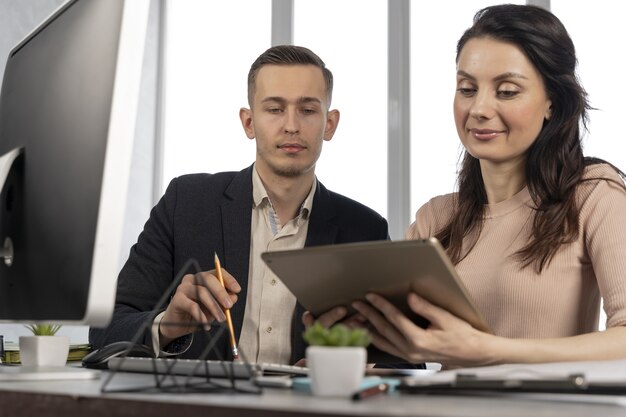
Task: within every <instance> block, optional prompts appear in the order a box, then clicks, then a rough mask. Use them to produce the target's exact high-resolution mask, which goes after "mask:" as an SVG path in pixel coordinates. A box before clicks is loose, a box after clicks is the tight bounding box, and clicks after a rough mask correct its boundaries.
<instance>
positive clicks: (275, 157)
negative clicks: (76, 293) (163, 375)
mask: <svg viewBox="0 0 626 417" xmlns="http://www.w3.org/2000/svg"><path fill="white" fill-rule="evenodd" d="M332 88H333V77H332V73H331V72H330V71H329V70H328V69H327V68H326V66H325V64H324V62H323V61H322V60H321V59H320V58H319V57H318V56H317V55H315V54H314V53H313V52H311V51H310V50H308V49H306V48H302V47H297V46H287V45H283V46H276V47H272V48H270V49H268V50H267V51H265V52H264V53H263V54H261V55H260V56H259V57H258V58H257V60H256V61H255V62H254V63H253V64H252V66H251V68H250V72H249V74H248V104H249V106H250V108H249V109H247V108H242V109H241V110H240V112H239V116H240V119H241V124H242V126H243V129H244V131H245V133H246V135H247V136H248V138H249V139H256V149H257V151H256V161H255V163H254V164H253V165H252V166H250V167H248V168H246V169H244V170H243V171H240V172H223V173H218V174H213V175H211V174H195V175H185V176H182V177H179V178H176V179H174V180H172V182H171V183H170V185H169V186H168V189H167V191H166V192H165V195H164V196H163V198H162V199H161V200H160V201H159V203H158V204H157V205H156V206H155V207H154V208H153V210H152V212H151V215H150V219H149V220H148V222H147V223H146V225H145V228H144V230H143V232H142V233H141V235H140V236H139V239H138V241H137V244H135V245H134V246H133V248H132V249H131V253H130V257H129V259H128V261H127V262H126V264H125V266H124V268H123V269H122V271H121V273H120V276H119V280H118V291H117V300H116V306H115V312H114V316H113V320H112V322H111V324H110V325H109V327H108V328H106V329H102V330H98V329H91V330H90V342H91V343H92V344H93V345H94V346H95V347H99V346H102V345H104V344H107V343H111V342H114V341H118V340H131V339H132V338H133V336H134V335H135V334H136V333H137V331H140V329H141V328H142V325H143V326H144V327H145V328H147V329H148V330H147V331H146V332H145V334H142V339H141V342H143V343H145V344H153V346H155V350H159V351H160V354H162V355H164V354H168V353H170V354H180V356H181V357H189V358H196V357H198V356H200V355H201V354H202V352H203V350H204V349H205V348H206V347H207V346H208V345H209V343H210V342H214V343H215V349H216V350H217V351H218V352H219V354H220V355H221V357H222V358H232V351H231V349H230V346H229V337H228V332H224V331H222V329H221V328H220V326H215V325H213V326H212V324H213V322H214V320H217V321H219V322H224V321H225V319H226V318H225V315H224V309H227V308H230V313H231V315H232V319H233V320H232V321H233V325H234V329H235V333H236V339H237V340H238V341H239V350H240V352H242V353H243V355H244V357H245V358H246V359H247V360H249V361H252V362H272V363H295V362H296V361H298V360H299V359H301V358H303V357H304V349H305V343H304V341H303V340H302V337H301V336H302V332H303V330H304V323H306V324H307V325H309V324H311V323H312V321H313V318H312V317H311V315H310V314H307V315H305V316H304V317H303V313H304V310H303V308H302V307H301V306H300V305H299V304H298V303H297V300H296V299H295V297H294V296H293V294H291V293H290V292H289V290H288V289H287V288H286V287H285V286H284V285H283V284H282V283H281V282H280V280H279V279H278V278H277V277H276V276H275V275H274V274H273V273H272V272H271V271H270V270H269V269H268V268H267V266H266V265H265V264H264V263H263V261H262V260H261V258H260V254H261V253H262V252H265V251H268V250H282V249H296V248H302V247H303V246H315V245H322V244H333V243H348V242H356V241H370V240H384V239H388V230H387V222H386V221H385V219H383V218H382V217H381V216H380V215H378V214H377V213H375V212H374V211H373V210H371V209H369V208H367V207H365V206H364V205H362V204H360V203H357V202H355V201H353V200H350V199H348V198H346V197H344V196H341V195H339V194H336V193H333V192H331V191H329V190H327V189H326V188H325V187H324V186H323V185H322V184H321V183H320V182H318V181H317V180H316V177H315V164H316V162H317V159H318V158H319V156H320V153H321V150H322V144H323V141H328V140H331V139H332V137H333V135H334V133H335V130H336V129H337V125H338V123H339V111H337V110H330V103H331V97H332ZM214 254H217V255H218V256H219V259H220V260H221V264H222V266H223V267H224V272H223V278H224V281H225V287H222V285H221V284H220V282H219V281H218V279H217V278H216V276H215V274H214V272H215V271H213V270H211V269H212V268H213V260H214ZM190 259H195V260H197V262H198V264H199V267H200V268H201V269H202V271H206V272H202V273H198V274H194V273H195V272H197V271H193V270H186V271H185V272H187V275H185V276H184V277H183V278H182V280H181V282H180V284H179V285H178V287H177V288H176V290H175V292H174V293H173V294H172V297H171V299H170V300H169V303H167V305H166V306H164V307H166V308H165V309H164V310H163V311H161V312H160V314H159V315H158V316H156V318H155V319H154V320H153V321H152V318H153V314H154V313H153V310H154V309H155V308H156V307H157V302H158V300H159V299H160V298H161V297H162V296H163V294H164V293H166V292H167V290H168V287H169V286H170V285H171V284H172V282H173V280H174V279H175V277H176V275H177V273H178V272H179V271H180V270H181V268H183V267H184V266H185V264H186V263H187V262H188V261H189V260H190ZM345 314H346V311H345V309H344V308H336V309H334V310H331V311H330V312H328V313H326V314H324V315H322V316H320V317H319V319H320V320H321V321H322V322H323V323H324V324H325V325H330V324H332V323H334V322H335V321H337V320H339V319H341V318H343V317H344V315H345ZM146 320H148V321H152V323H153V326H152V328H151V329H150V326H145V323H146ZM198 323H202V324H203V327H204V330H200V331H197V330H198V325H197V324H198ZM174 324H178V325H174ZM207 329H210V330H208V331H206V330H207ZM218 330H219V331H220V332H219V333H220V335H219V339H216V337H217V335H216V334H217V333H218ZM190 335H192V336H190ZM214 353H215V352H211V353H210V355H209V358H216V357H219V356H216V355H215V354H214Z"/></svg>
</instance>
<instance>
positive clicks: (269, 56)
mask: <svg viewBox="0 0 626 417" xmlns="http://www.w3.org/2000/svg"><path fill="white" fill-rule="evenodd" d="M265 65H314V66H316V67H318V68H319V69H320V70H322V74H323V75H324V81H325V82H326V97H327V100H328V105H329V106H330V102H331V99H332V95H333V73H332V72H330V70H329V69H328V68H326V64H325V63H324V61H322V59H321V58H320V57H319V56H317V55H316V54H315V53H314V52H313V51H311V50H310V49H307V48H304V47H302V46H294V45H278V46H272V47H271V48H269V49H268V50H266V51H265V52H263V53H262V54H261V55H259V57H258V58H257V59H256V61H254V62H253V63H252V66H251V67H250V72H248V104H249V105H250V107H252V102H253V99H254V93H255V90H256V77H257V74H258V73H259V71H260V70H261V68H262V67H263V66H265Z"/></svg>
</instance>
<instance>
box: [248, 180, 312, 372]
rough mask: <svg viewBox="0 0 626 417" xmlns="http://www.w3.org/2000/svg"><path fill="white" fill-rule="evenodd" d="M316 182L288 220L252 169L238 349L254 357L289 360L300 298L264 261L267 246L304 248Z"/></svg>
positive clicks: (249, 357)
mask: <svg viewBox="0 0 626 417" xmlns="http://www.w3.org/2000/svg"><path fill="white" fill-rule="evenodd" d="M315 186H316V183H315V181H314V183H313V186H312V187H311V191H310V192H309V194H308V196H307V197H306V198H305V200H304V202H303V203H302V205H301V207H300V212H299V214H298V216H297V217H296V218H294V219H292V220H290V221H289V222H287V223H286V224H284V225H281V224H280V220H279V219H278V216H277V215H276V212H275V211H274V209H273V208H272V202H271V201H270V199H269V197H268V195H267V191H266V190H265V187H264V186H263V182H262V181H261V178H260V177H259V175H258V173H257V171H256V169H254V170H253V174H252V197H253V207H252V228H251V235H250V237H251V247H250V271H249V275H248V276H249V279H248V294H247V298H246V311H245V314H244V317H243V327H242V329H241V336H240V340H239V351H240V353H242V354H243V355H245V358H246V359H247V360H248V361H251V362H272V363H285V364H286V363H289V361H290V359H291V322H292V319H293V312H294V309H295V306H296V297H295V296H294V295H293V294H292V293H291V291H289V290H288V289H287V287H285V285H284V284H283V283H282V281H281V280H280V279H279V278H278V277H277V276H276V275H275V274H274V273H273V272H272V271H271V270H270V269H269V268H268V267H267V265H265V263H264V262H263V261H262V260H261V253H263V252H267V251H276V250H285V249H297V248H302V247H304V243H305V240H306V235H307V230H308V226H309V213H310V212H311V208H312V206H313V195H314V191H315Z"/></svg>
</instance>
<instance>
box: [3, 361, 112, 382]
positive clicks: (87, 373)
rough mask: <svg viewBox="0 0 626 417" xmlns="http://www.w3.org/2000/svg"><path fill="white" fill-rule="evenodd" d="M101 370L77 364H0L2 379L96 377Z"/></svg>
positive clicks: (41, 379) (26, 379) (27, 379)
mask: <svg viewBox="0 0 626 417" xmlns="http://www.w3.org/2000/svg"><path fill="white" fill-rule="evenodd" d="M101 373H102V371H99V370H97V369H86V368H79V367H77V366H19V365H4V366H2V365H0V382H2V381H50V380H63V379H97V378H100V374H101Z"/></svg>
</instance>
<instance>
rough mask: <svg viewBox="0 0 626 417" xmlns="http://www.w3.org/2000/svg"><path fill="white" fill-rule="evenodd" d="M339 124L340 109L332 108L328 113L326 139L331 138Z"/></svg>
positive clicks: (325, 130)
mask: <svg viewBox="0 0 626 417" xmlns="http://www.w3.org/2000/svg"><path fill="white" fill-rule="evenodd" d="M337 125H339V110H330V111H329V112H328V114H327V115H326V128H325V129H324V140H331V139H332V138H333V136H334V134H335V131H336V130H337Z"/></svg>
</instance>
